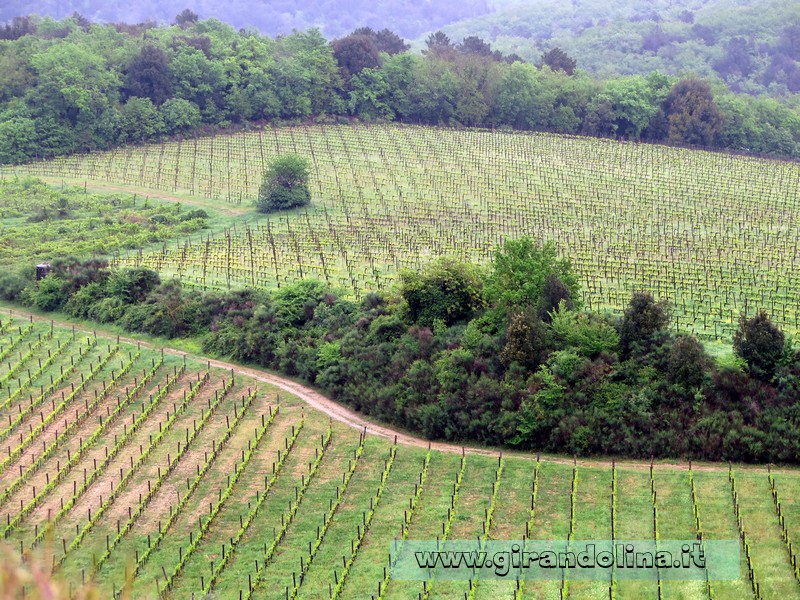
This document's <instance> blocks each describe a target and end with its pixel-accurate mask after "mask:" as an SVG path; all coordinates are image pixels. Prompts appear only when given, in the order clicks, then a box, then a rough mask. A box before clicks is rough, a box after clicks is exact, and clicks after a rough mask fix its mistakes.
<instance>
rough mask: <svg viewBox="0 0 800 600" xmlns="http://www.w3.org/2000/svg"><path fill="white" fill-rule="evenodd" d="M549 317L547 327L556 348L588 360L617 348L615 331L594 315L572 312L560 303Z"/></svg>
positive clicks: (598, 316) (617, 335)
mask: <svg viewBox="0 0 800 600" xmlns="http://www.w3.org/2000/svg"><path fill="white" fill-rule="evenodd" d="M550 317H551V318H550V325H549V327H550V330H551V331H552V333H553V337H554V338H555V341H556V346H561V347H562V348H570V349H573V350H574V351H575V352H577V353H578V354H579V355H581V356H586V357H589V358H593V357H596V356H597V355H598V354H601V353H603V352H615V351H617V349H618V348H619V339H620V338H619V334H618V333H617V330H616V329H614V327H613V326H612V325H611V324H609V323H607V322H606V321H605V320H604V319H603V318H602V317H601V316H600V315H598V314H596V313H576V312H572V311H570V310H569V309H567V307H566V304H565V303H564V302H562V303H561V305H560V306H559V307H558V309H557V310H555V311H553V312H552V313H550Z"/></svg>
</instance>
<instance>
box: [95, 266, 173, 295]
mask: <svg viewBox="0 0 800 600" xmlns="http://www.w3.org/2000/svg"><path fill="white" fill-rule="evenodd" d="M160 283H161V279H160V277H159V276H158V273H156V272H155V271H153V270H152V269H147V268H144V267H138V268H133V269H115V270H114V271H112V272H111V275H110V276H109V278H108V283H107V284H106V291H107V292H108V295H109V296H112V297H114V298H118V299H119V300H121V301H122V302H123V303H124V304H136V303H138V302H142V301H143V300H144V299H145V297H146V296H147V295H148V294H149V293H150V292H151V291H152V290H153V289H155V287H156V286H157V285H158V284H160Z"/></svg>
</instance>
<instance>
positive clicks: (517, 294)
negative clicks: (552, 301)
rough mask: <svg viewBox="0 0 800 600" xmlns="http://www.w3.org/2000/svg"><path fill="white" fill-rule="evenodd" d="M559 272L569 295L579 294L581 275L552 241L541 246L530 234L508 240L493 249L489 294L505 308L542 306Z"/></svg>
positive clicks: (535, 307)
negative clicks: (552, 278)
mask: <svg viewBox="0 0 800 600" xmlns="http://www.w3.org/2000/svg"><path fill="white" fill-rule="evenodd" d="M553 275H554V276H556V277H558V278H559V280H560V281H561V282H562V283H563V285H564V286H565V287H566V288H567V290H568V293H569V297H570V298H572V299H573V302H574V301H575V299H576V298H579V297H580V286H579V284H578V277H577V276H576V275H575V274H574V273H573V272H572V265H571V264H570V261H569V260H568V259H559V258H558V253H557V251H556V247H555V245H554V244H553V243H552V242H547V243H546V244H545V245H543V246H538V245H537V244H535V243H534V242H533V240H531V239H530V238H529V237H522V238H519V239H517V240H506V243H505V244H504V245H503V249H502V250H500V249H499V248H498V249H497V250H496V251H495V253H494V258H493V260H492V272H491V273H490V275H489V277H488V279H487V282H486V293H487V298H488V299H489V300H490V301H491V302H494V303H496V304H497V305H499V306H501V307H503V308H506V309H514V308H518V309H525V308H528V307H532V308H534V309H539V308H541V302H542V298H543V296H544V290H545V287H546V286H547V282H548V279H549V278H550V277H551V276H553Z"/></svg>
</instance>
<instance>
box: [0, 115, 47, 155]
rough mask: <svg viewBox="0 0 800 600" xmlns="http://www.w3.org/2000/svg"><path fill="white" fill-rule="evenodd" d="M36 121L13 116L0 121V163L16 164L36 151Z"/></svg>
mask: <svg viewBox="0 0 800 600" xmlns="http://www.w3.org/2000/svg"><path fill="white" fill-rule="evenodd" d="M37 146H38V144H37V140H36V122H35V121H34V120H32V119H26V118H21V117H14V118H11V119H9V120H7V121H0V164H4V163H5V164H17V163H22V162H26V161H28V160H30V159H31V158H33V157H34V156H35V155H36V153H37V150H38V148H37Z"/></svg>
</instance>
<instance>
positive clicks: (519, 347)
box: [500, 308, 549, 371]
mask: <svg viewBox="0 0 800 600" xmlns="http://www.w3.org/2000/svg"><path fill="white" fill-rule="evenodd" d="M505 339H506V344H505V346H503V350H502V351H501V352H500V361H501V362H502V363H503V364H504V365H506V366H508V365H510V364H511V363H512V362H516V363H519V364H520V365H522V366H523V367H525V368H526V369H527V370H528V371H535V370H536V369H538V368H539V365H541V364H542V363H544V362H545V361H546V360H547V355H548V352H549V340H548V331H547V327H545V325H544V323H542V320H541V319H539V317H538V316H537V315H536V313H535V312H534V311H533V310H532V309H530V308H527V309H525V310H520V311H517V312H514V313H513V314H512V315H510V318H509V322H508V327H507V328H506V335H505Z"/></svg>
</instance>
